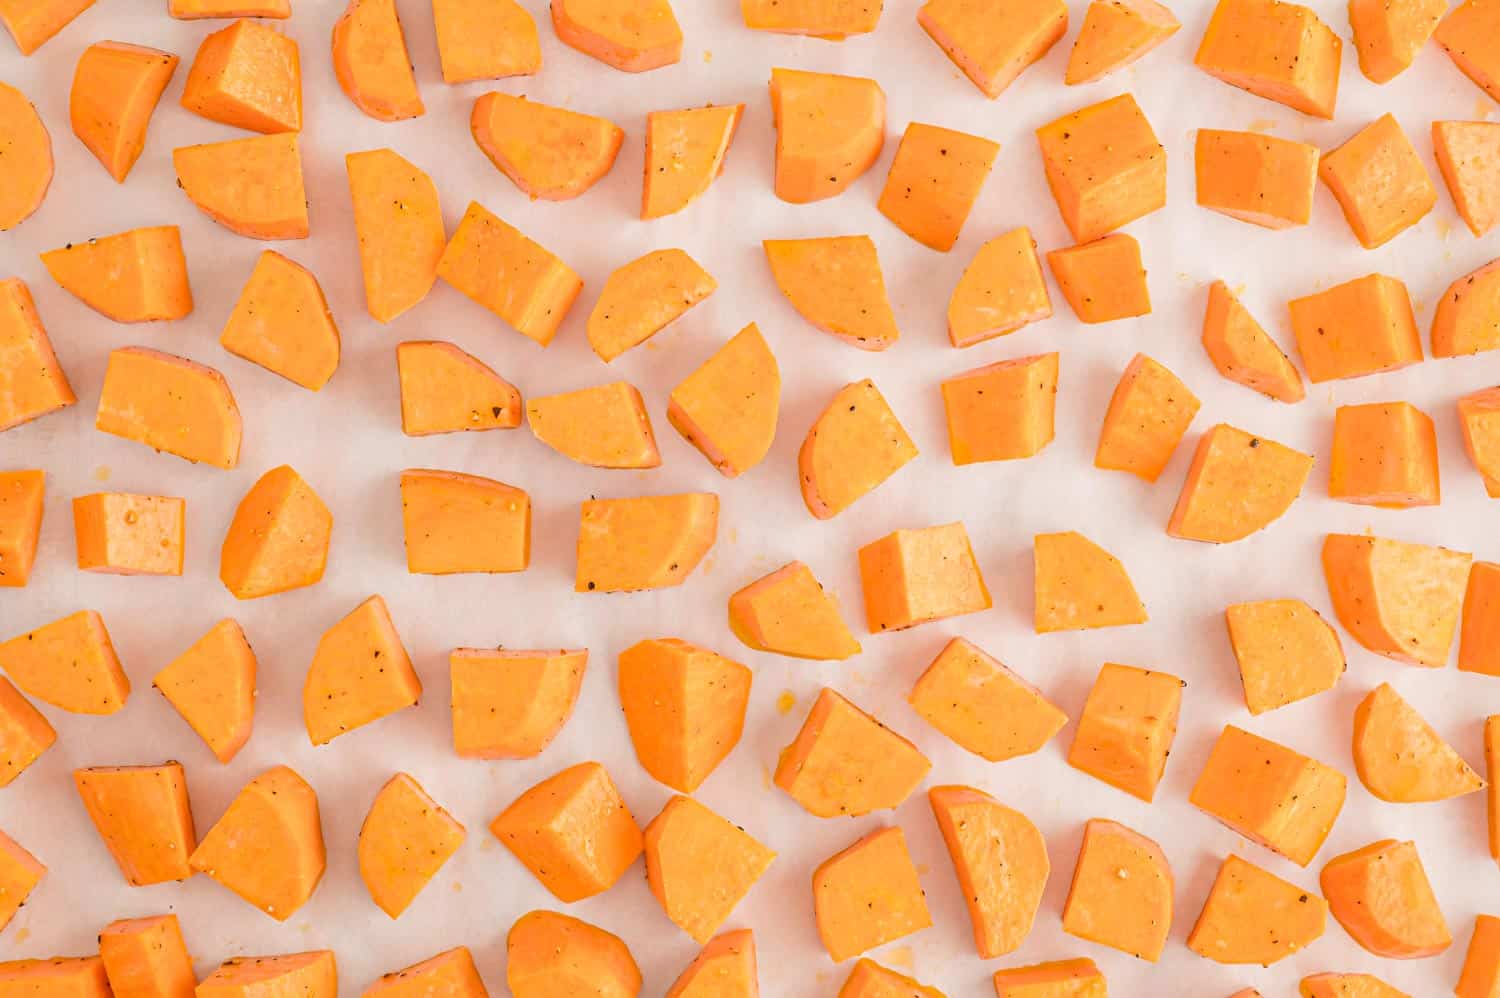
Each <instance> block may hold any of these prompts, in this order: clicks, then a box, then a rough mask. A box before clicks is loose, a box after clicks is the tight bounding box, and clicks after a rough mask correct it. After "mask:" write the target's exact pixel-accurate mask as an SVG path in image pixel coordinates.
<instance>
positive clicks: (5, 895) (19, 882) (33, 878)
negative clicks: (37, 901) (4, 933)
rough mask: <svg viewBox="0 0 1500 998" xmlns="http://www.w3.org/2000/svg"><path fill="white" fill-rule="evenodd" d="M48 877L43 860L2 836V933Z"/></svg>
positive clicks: (0, 893)
mask: <svg viewBox="0 0 1500 998" xmlns="http://www.w3.org/2000/svg"><path fill="white" fill-rule="evenodd" d="M46 875H47V868H46V867H45V866H43V865H42V862H41V860H39V859H37V858H36V857H35V856H33V855H32V854H31V853H29V852H27V851H26V850H25V849H23V848H22V847H21V845H20V844H19V843H18V842H16V841H15V840H14V839H12V838H11V837H10V836H8V835H6V834H5V833H4V832H0V930H4V928H5V927H6V926H7V925H9V924H10V920H11V919H12V918H15V917H16V912H18V911H20V910H21V906H22V905H23V904H25V903H26V899H27V898H28V897H30V896H31V892H32V891H33V890H35V889H36V885H37V884H39V883H41V881H42V878H43V877H44V876H46Z"/></svg>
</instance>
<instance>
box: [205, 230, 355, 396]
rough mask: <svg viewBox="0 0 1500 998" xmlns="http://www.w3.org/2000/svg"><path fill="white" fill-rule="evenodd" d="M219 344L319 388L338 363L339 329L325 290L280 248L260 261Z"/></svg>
mask: <svg viewBox="0 0 1500 998" xmlns="http://www.w3.org/2000/svg"><path fill="white" fill-rule="evenodd" d="M219 345H220V346H222V347H223V348H224V349H225V350H228V351H229V352H230V353H232V354H234V355H236V356H238V357H243V358H245V359H246V360H248V361H250V362H251V363H252V364H259V365H260V366H261V367H264V368H265V369H266V370H268V371H270V372H271V373H273V374H279V375H281V376H282V377H283V378H286V379H287V380H288V381H290V382H292V383H293V384H296V385H301V386H302V387H303V388H306V389H309V390H311V391H315V392H316V391H320V390H321V389H322V387H323V386H324V385H326V384H327V383H328V379H329V378H331V377H333V372H334V371H336V370H338V366H339V354H340V341H339V327H338V324H337V323H335V322H334V321H333V313H332V312H330V311H329V309H328V299H327V298H325V297H324V296H323V288H322V287H321V286H320V285H319V284H318V279H317V278H316V277H314V276H313V275H312V272H311V271H309V270H308V269H307V268H306V267H303V266H302V265H301V264H299V263H297V262H295V261H293V260H288V259H287V258H286V257H284V256H282V255H281V254H280V253H277V252H276V251H275V250H266V251H265V252H263V253H262V254H261V255H260V258H259V259H258V260H256V262H255V269H254V270H253V271H251V272H250V280H249V281H248V282H246V284H245V289H244V290H243V291H241V292H240V298H239V301H238V302H236V303H235V306H234V311H233V312H231V313H230V315H229V321H228V322H227V323H225V324H224V332H223V333H222V334H220V336H219Z"/></svg>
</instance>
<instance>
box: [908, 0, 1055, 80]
mask: <svg viewBox="0 0 1500 998" xmlns="http://www.w3.org/2000/svg"><path fill="white" fill-rule="evenodd" d="M917 23H918V24H920V25H921V26H922V30H924V31H926V32H927V34H928V35H929V36H931V38H932V40H933V41H934V42H936V43H937V45H938V47H939V48H941V49H942V50H943V51H944V52H945V53H947V55H948V58H950V59H952V60H953V64H954V65H955V66H957V67H958V68H959V69H961V70H962V71H963V73H964V75H965V76H967V77H968V78H969V79H970V80H971V81H972V82H973V84H974V85H975V86H976V87H978V88H979V89H980V91H982V92H983V93H984V95H985V96H986V97H989V98H990V99H992V100H993V99H994V98H996V97H999V96H1000V94H1001V93H1003V92H1004V90H1005V88H1006V87H1008V86H1010V85H1011V84H1012V83H1014V82H1015V80H1016V77H1018V76H1020V75H1021V72H1022V71H1023V70H1025V69H1026V67H1027V66H1030V65H1031V64H1032V63H1034V62H1036V61H1037V60H1039V59H1041V57H1042V56H1044V55H1046V54H1047V50H1048V49H1050V48H1052V46H1053V45H1054V44H1056V43H1057V42H1058V41H1059V40H1060V39H1061V38H1062V36H1063V35H1064V34H1065V33H1066V32H1067V30H1068V5H1067V4H1066V3H1064V2H1063V0H1027V2H1024V3H1016V4H993V3H973V2H971V0H927V2H926V3H924V4H923V5H922V6H921V8H920V9H919V10H918V11H917Z"/></svg>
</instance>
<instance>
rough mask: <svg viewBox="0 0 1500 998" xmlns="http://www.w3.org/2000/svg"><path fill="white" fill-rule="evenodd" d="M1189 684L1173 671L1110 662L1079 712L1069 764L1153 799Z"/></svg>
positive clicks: (1102, 670)
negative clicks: (1184, 692)
mask: <svg viewBox="0 0 1500 998" xmlns="http://www.w3.org/2000/svg"><path fill="white" fill-rule="evenodd" d="M1185 685H1187V684H1186V683H1184V682H1183V681H1182V680H1181V679H1178V678H1177V677H1176V676H1174V675H1172V674H1170V673H1167V672H1152V671H1150V670H1147V669H1137V668H1135V667H1134V666H1130V665H1116V664H1114V663H1113V662H1106V663H1105V664H1104V666H1103V667H1102V668H1101V669H1100V670H1099V675H1098V677H1097V678H1096V679H1095V680H1094V686H1093V689H1091V690H1089V696H1088V699H1087V700H1086V701H1085V702H1084V705H1083V713H1082V714H1080V715H1079V717H1078V729H1077V731H1076V732H1075V733H1074V736H1073V747H1072V749H1070V750H1069V751H1068V764H1069V765H1070V766H1072V767H1073V768H1074V769H1077V770H1081V771H1082V772H1085V773H1088V774H1089V775H1090V776H1092V777H1095V778H1096V779H1099V780H1102V781H1104V782H1105V783H1108V784H1109V785H1110V786H1112V787H1115V788H1117V789H1119V790H1123V791H1125V792H1126V793H1127V794H1131V795H1132V796H1135V797H1139V798H1140V799H1141V800H1143V801H1146V802H1147V803H1148V804H1149V803H1150V802H1151V801H1152V799H1153V798H1155V796H1156V786H1157V784H1158V783H1160V782H1161V777H1162V773H1163V772H1164V771H1165V770H1166V768H1167V756H1169V755H1171V754H1172V740H1173V739H1174V738H1176V737H1177V713H1178V711H1179V710H1180V709H1181V707H1182V688H1183V687H1184V686H1185Z"/></svg>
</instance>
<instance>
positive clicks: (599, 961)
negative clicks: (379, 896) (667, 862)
mask: <svg viewBox="0 0 1500 998" xmlns="http://www.w3.org/2000/svg"><path fill="white" fill-rule="evenodd" d="M611 2H612V0H611ZM505 983H506V984H507V985H508V986H509V987H510V993H511V995H512V998H548V996H550V995H555V994H565V995H566V994H588V993H589V992H590V991H592V992H594V993H595V994H597V995H599V996H600V998H635V996H636V995H639V994H640V993H641V968H640V967H639V966H637V965H636V962H635V958H634V957H632V956H631V955H630V948H629V947H628V946H626V945H625V942H624V940H622V939H621V938H620V937H619V936H617V935H615V934H614V933H612V932H606V931H604V930H603V929H601V928H599V927H598V926H597V925H590V924H589V923H588V922H585V921H582V920H581V919H577V918H572V917H570V916H568V915H562V914H559V913H558V912H555V911H532V912H527V913H526V914H525V915H522V916H521V917H520V918H518V919H516V922H515V924H514V925H512V926H511V927H510V933H509V934H508V935H507V936H506V937H505Z"/></svg>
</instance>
